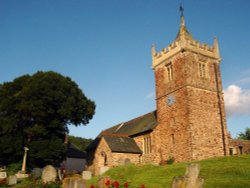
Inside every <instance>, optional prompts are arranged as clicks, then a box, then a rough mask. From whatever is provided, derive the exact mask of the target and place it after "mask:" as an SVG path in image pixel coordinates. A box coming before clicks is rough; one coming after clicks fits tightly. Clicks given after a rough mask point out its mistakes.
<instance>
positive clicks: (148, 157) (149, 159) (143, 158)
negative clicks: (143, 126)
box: [133, 132, 160, 164]
mask: <svg viewBox="0 0 250 188" xmlns="http://www.w3.org/2000/svg"><path fill="white" fill-rule="evenodd" d="M148 136H149V137H150V138H151V153H145V152H144V138H145V137H148ZM133 138H134V140H135V142H136V144H137V145H138V146H139V148H140V149H141V150H142V152H143V153H142V155H140V161H139V163H140V164H147V163H156V164H159V162H160V160H159V158H158V156H157V155H156V154H157V148H158V147H157V146H158V143H157V141H156V134H154V133H153V132H149V133H145V134H143V135H139V136H136V137H133Z"/></svg>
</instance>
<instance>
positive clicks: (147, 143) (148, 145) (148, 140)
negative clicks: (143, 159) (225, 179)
mask: <svg viewBox="0 0 250 188" xmlns="http://www.w3.org/2000/svg"><path fill="white" fill-rule="evenodd" d="M143 141H144V142H143V153H144V154H148V153H151V137H150V135H146V136H144V140H143Z"/></svg>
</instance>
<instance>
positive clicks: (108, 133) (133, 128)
mask: <svg viewBox="0 0 250 188" xmlns="http://www.w3.org/2000/svg"><path fill="white" fill-rule="evenodd" d="M156 126H157V117H156V111H153V112H150V113H147V114H145V115H143V116H140V117H137V118H135V119H132V120H130V121H127V122H124V123H120V124H118V125H115V126H113V127H110V128H108V129H106V130H104V131H102V132H101V133H100V134H99V135H98V136H97V137H96V139H95V140H94V141H93V142H91V143H90V145H89V146H88V147H87V149H86V150H87V151H88V150H92V149H95V148H96V147H97V146H98V144H99V142H100V139H101V137H104V138H107V139H105V140H106V142H107V143H110V144H109V147H110V149H111V150H112V148H111V147H113V149H114V150H117V152H118V150H119V152H121V150H124V151H122V152H124V153H126V152H127V153H129V150H130V149H127V150H126V148H134V146H133V144H134V143H135V141H134V140H133V138H131V137H134V136H136V135H139V134H143V133H145V132H148V131H151V130H153V129H154V128H155V127H156ZM112 135H113V136H112ZM108 137H109V138H108ZM119 137H122V138H125V137H127V139H124V140H125V143H121V142H120V141H119V139H118V138H119ZM112 139H113V140H112ZM120 140H121V139H120ZM131 140H133V141H131ZM111 142H114V143H115V144H112V143H111ZM122 144H124V145H122ZM135 144H136V143H135ZM136 146H137V145H136ZM118 147H120V149H118ZM137 147H138V146H137ZM134 149H135V148H134ZM112 151H113V150H112Z"/></svg>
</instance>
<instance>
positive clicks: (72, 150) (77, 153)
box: [67, 143, 86, 159]
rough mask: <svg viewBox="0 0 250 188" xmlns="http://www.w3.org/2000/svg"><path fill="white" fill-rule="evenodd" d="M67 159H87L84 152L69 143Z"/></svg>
mask: <svg viewBox="0 0 250 188" xmlns="http://www.w3.org/2000/svg"><path fill="white" fill-rule="evenodd" d="M67 157H68V158H79V159H82V158H86V154H85V153H84V152H82V151H81V150H80V149H78V148H77V147H76V146H75V145H73V144H72V143H69V144H68V146H67Z"/></svg>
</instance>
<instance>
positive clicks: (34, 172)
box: [31, 168, 43, 178]
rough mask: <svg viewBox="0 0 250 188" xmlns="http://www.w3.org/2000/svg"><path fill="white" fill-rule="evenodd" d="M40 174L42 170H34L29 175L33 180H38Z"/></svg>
mask: <svg viewBox="0 0 250 188" xmlns="http://www.w3.org/2000/svg"><path fill="white" fill-rule="evenodd" d="M42 172H43V169H42V168H34V169H33V170H32V172H31V173H32V176H33V177H34V178H39V177H41V175H42Z"/></svg>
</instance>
